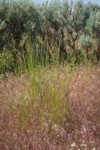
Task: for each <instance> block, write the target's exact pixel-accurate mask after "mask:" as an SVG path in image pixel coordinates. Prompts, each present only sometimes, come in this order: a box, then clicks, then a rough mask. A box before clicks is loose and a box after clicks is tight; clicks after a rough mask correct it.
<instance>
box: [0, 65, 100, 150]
mask: <svg viewBox="0 0 100 150" xmlns="http://www.w3.org/2000/svg"><path fill="white" fill-rule="evenodd" d="M99 80H100V69H99V66H94V67H91V66H90V67H78V68H76V69H74V70H71V69H69V68H67V67H64V68H63V67H60V68H51V69H40V70H38V71H36V72H35V74H33V75H32V76H31V74H30V75H29V74H24V75H22V76H19V77H18V76H13V75H9V76H7V77H6V78H1V80H0V150H74V149H76V150H78V149H80V150H86V149H87V150H95V149H96V150H99V149H100V96H99V95H100V88H99V87H100V82H99Z"/></svg>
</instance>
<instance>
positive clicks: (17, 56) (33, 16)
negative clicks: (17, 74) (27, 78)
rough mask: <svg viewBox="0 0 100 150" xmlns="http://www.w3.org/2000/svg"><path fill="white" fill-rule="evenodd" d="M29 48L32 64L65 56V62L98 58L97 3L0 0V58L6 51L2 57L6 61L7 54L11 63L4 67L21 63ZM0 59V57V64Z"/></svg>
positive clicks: (99, 15)
mask: <svg viewBox="0 0 100 150" xmlns="http://www.w3.org/2000/svg"><path fill="white" fill-rule="evenodd" d="M30 51H31V54H32V57H33V58H32V59H34V64H35V65H37V64H48V63H49V64H50V63H62V62H63V63H64V61H66V60H67V62H69V63H70V62H73V63H80V62H83V63H86V60H89V61H92V62H93V63H97V62H99V60H100V6H99V5H96V4H92V3H87V4H84V3H83V1H82V0H79V1H76V2H74V1H73V2H72V1H71V2H68V1H65V0H63V1H62V2H60V1H52V2H45V3H43V4H34V3H33V2H32V1H30V0H28V1H27V0H21V1H20V0H17V1H14V0H10V1H9V0H1V1H0V55H1V56H0V58H1V57H2V55H3V57H4V54H2V53H6V55H5V57H4V58H5V59H4V58H3V60H4V61H7V60H6V59H8V58H7V57H6V56H8V55H9V54H10V56H12V63H13V65H12V63H9V66H4V68H5V67H6V68H8V70H10V71H11V70H14V68H16V67H17V66H18V65H19V66H20V65H22V64H23V62H25V60H27V59H26V57H27V54H28V53H29V52H30ZM7 53H8V54H7ZM8 57H9V56H8ZM3 60H0V62H1V61H2V64H1V65H2V66H3V65H4V62H3ZM10 61H11V59H10ZM10 64H11V65H10ZM14 65H15V67H14ZM21 67H22V66H21ZM4 70H5V69H3V70H2V69H1V71H0V72H4Z"/></svg>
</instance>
